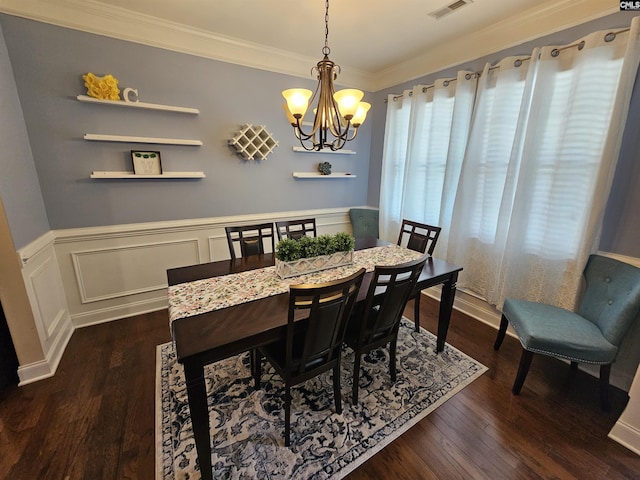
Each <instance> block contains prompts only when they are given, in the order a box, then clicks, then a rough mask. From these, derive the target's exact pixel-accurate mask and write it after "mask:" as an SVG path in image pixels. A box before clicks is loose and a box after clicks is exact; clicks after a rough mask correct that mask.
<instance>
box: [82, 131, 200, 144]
mask: <svg viewBox="0 0 640 480" xmlns="http://www.w3.org/2000/svg"><path fill="white" fill-rule="evenodd" d="M84 139H85V140H92V141H98V142H123V143H155V144H162V145H192V146H200V145H202V142H201V141H200V140H188V139H183V138H154V137H129V136H126V135H102V134H99V133H85V134H84Z"/></svg>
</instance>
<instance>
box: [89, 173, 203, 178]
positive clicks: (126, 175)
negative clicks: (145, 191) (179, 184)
mask: <svg viewBox="0 0 640 480" xmlns="http://www.w3.org/2000/svg"><path fill="white" fill-rule="evenodd" d="M205 176H206V175H205V174H204V172H164V173H163V174H161V175H136V174H135V173H133V172H115V171H114V172H91V178H127V179H133V178H136V179H139V178H141V179H147V178H204V177H205Z"/></svg>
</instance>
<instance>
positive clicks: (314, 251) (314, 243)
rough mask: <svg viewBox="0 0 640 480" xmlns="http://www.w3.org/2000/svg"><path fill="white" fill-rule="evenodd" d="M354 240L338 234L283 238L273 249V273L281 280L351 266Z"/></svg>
mask: <svg viewBox="0 0 640 480" xmlns="http://www.w3.org/2000/svg"><path fill="white" fill-rule="evenodd" d="M354 247H355V239H354V238H353V236H352V235H350V234H348V233H345V232H340V233H336V234H335V235H329V234H327V235H320V236H319V237H307V236H304V237H301V238H300V239H298V240H294V239H291V238H283V239H282V240H280V241H279V242H278V245H277V246H276V273H277V274H278V276H279V277H281V278H288V277H294V276H297V275H304V274H305V273H311V272H317V271H320V270H326V269H328V268H334V267H340V266H343V265H349V264H351V263H353V249H354Z"/></svg>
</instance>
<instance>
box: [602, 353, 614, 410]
mask: <svg viewBox="0 0 640 480" xmlns="http://www.w3.org/2000/svg"><path fill="white" fill-rule="evenodd" d="M610 376H611V364H608V365H600V408H602V410H604V411H605V412H608V411H610V410H611V403H610V402H609V377H610Z"/></svg>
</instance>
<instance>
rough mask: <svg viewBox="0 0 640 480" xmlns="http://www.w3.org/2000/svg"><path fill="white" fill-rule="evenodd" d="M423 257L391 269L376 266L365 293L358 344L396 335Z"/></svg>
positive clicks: (423, 262) (422, 264)
mask: <svg viewBox="0 0 640 480" xmlns="http://www.w3.org/2000/svg"><path fill="white" fill-rule="evenodd" d="M426 260H427V256H426V255H425V256H423V257H421V258H419V259H417V260H413V261H411V262H406V263H402V264H400V265H394V266H392V267H383V266H376V267H375V269H374V271H373V278H372V279H371V283H370V284H369V290H368V291H367V299H366V301H365V307H364V308H365V310H364V316H363V320H362V322H361V324H360V333H359V343H360V345H368V344H371V343H374V342H376V341H377V340H378V339H382V338H385V337H388V336H390V335H392V334H393V333H394V330H395V331H397V329H398V327H399V326H400V320H401V319H402V313H403V312H404V307H405V306H406V305H407V301H408V300H409V296H410V295H411V292H412V291H413V289H414V288H415V286H416V282H417V281H418V277H419V276H420V273H421V272H422V269H423V267H424V264H425V262H426Z"/></svg>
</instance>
